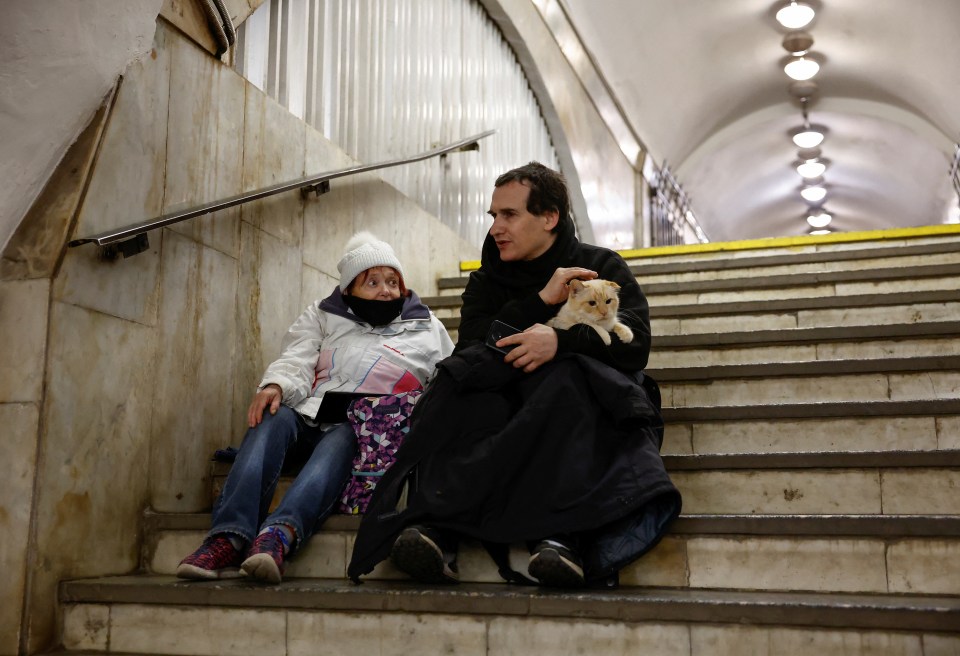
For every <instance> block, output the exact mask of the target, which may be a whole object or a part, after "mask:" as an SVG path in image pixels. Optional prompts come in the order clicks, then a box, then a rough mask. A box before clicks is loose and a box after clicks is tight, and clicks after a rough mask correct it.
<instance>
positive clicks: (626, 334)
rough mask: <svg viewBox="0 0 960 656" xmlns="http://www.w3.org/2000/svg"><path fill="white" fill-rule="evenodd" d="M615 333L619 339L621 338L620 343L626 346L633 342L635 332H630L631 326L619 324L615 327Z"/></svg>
mask: <svg viewBox="0 0 960 656" xmlns="http://www.w3.org/2000/svg"><path fill="white" fill-rule="evenodd" d="M613 332H615V333H616V334H617V337H619V338H620V341H621V342H623V343H624V344H629V343H630V342H632V341H633V331H632V330H630V327H629V326H626V325H624V324H622V323H618V324H617V325H615V326H614V327H613Z"/></svg>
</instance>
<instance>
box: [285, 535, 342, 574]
mask: <svg viewBox="0 0 960 656" xmlns="http://www.w3.org/2000/svg"><path fill="white" fill-rule="evenodd" d="M349 559H350V552H348V551H347V536H346V534H345V533H340V532H328V531H320V532H317V533H314V534H313V536H311V538H310V540H309V541H308V542H307V543H306V544H305V545H304V548H303V550H302V551H298V552H297V553H296V554H295V555H294V557H293V558H292V559H291V560H290V566H289V568H288V569H287V571H286V572H285V574H284V576H291V577H314V578H325V579H339V578H345V577H346V576H347V563H348V562H349Z"/></svg>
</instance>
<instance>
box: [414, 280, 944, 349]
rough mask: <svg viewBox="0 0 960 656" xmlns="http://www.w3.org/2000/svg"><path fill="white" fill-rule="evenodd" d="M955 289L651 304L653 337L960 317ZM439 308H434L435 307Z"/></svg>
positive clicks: (454, 322) (454, 323)
mask: <svg viewBox="0 0 960 656" xmlns="http://www.w3.org/2000/svg"><path fill="white" fill-rule="evenodd" d="M957 298H958V293H957V292H956V291H954V290H947V291H934V292H917V293H913V294H899V293H898V294H868V295H863V296H850V297H821V298H801V299H792V298H786V299H772V300H768V301H750V302H729V303H711V304H706V303H704V304H699V303H693V304H690V305H674V306H651V307H650V321H651V329H652V331H653V335H654V336H655V338H656V337H659V336H671V335H691V334H692V335H703V334H709V335H717V334H724V333H738V332H752V331H761V330H790V329H802V328H829V327H843V326H846V327H854V326H871V327H873V326H877V327H878V328H871V329H874V330H880V329H881V328H879V327H882V326H889V325H899V326H902V325H905V324H907V323H914V324H920V323H924V322H934V321H943V322H957V321H960V302H957ZM431 307H433V306H431ZM435 313H436V314H437V316H438V317H439V318H440V320H441V321H442V322H443V325H444V326H445V327H446V328H447V330H449V331H456V330H457V329H458V328H459V327H460V317H459V314H458V313H459V305H457V306H456V309H455V310H454V309H450V310H448V312H447V314H446V316H444V313H443V312H439V311H436V310H435Z"/></svg>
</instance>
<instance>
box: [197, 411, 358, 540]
mask: <svg viewBox="0 0 960 656" xmlns="http://www.w3.org/2000/svg"><path fill="white" fill-rule="evenodd" d="M295 444H296V450H297V451H298V452H302V453H309V454H310V458H309V460H308V461H307V463H306V464H305V465H304V466H303V469H302V470H301V471H300V473H299V474H298V475H297V477H296V479H295V480H294V481H293V484H292V485H291V486H290V489H289V490H288V491H287V493H286V494H284V495H283V499H282V500H281V502H280V505H279V506H278V507H277V509H276V510H274V511H273V512H272V513H271V514H270V516H269V517H268V516H267V511H268V510H269V508H270V501H271V500H272V499H273V493H274V491H275V490H276V489H277V482H278V481H279V479H280V470H281V468H282V466H283V461H284V457H285V456H286V454H287V452H288V450H290V448H291V447H293V446H294V445H295ZM356 452H357V438H356V435H354V432H353V428H352V427H351V426H350V424H349V423H348V422H344V423H342V424H335V425H333V426H330V427H327V428H326V429H321V428H320V427H314V426H310V425H308V424H307V423H306V422H305V421H304V420H303V417H302V416H301V415H300V413H298V412H297V411H295V410H293V409H291V408H289V407H287V406H285V405H281V406H280V409H279V410H278V411H277V414H275V415H271V414H270V413H269V411H268V412H264V413H263V421H262V422H261V423H260V425H259V426H257V427H255V428H250V429H248V430H247V434H246V436H244V438H243V443H242V444H241V445H240V451H239V453H237V458H236V460H235V461H234V463H233V467H231V468H230V474H229V475H228V476H227V482H226V484H225V485H224V486H223V491H222V492H221V493H220V497H219V498H218V499H217V502H216V503H215V504H214V505H213V521H212V524H213V526H212V528H211V529H210V533H209V535H216V534H220V533H231V534H233V535H237V536H239V537H241V538H243V539H244V540H246V542H247V544H250V543H251V542H253V539H254V537H256V535H257V533H258V532H259V530H260V529H261V528H263V527H265V526H269V525H272V524H286V525H287V526H290V527H291V528H293V530H294V533H295V534H296V539H295V540H294V544H293V545H292V551H293V550H296V549H297V548H298V547H299V546H300V545H302V544H305V543H306V541H307V539H308V538H309V537H310V536H311V535H313V532H314V530H315V529H316V528H317V527H318V526H320V524H322V523H323V521H324V520H325V519H326V518H327V517H328V516H329V515H330V513H331V512H332V511H333V508H334V506H335V505H336V503H337V501H338V500H339V496H340V493H341V492H342V491H343V488H344V487H345V486H346V483H347V479H348V478H349V477H350V470H351V465H352V464H353V458H354V455H355V454H356ZM292 551H291V553H292Z"/></svg>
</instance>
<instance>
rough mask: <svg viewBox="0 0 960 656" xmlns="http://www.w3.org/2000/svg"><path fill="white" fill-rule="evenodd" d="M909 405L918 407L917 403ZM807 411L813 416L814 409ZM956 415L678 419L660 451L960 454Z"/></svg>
mask: <svg viewBox="0 0 960 656" xmlns="http://www.w3.org/2000/svg"><path fill="white" fill-rule="evenodd" d="M841 405H843V404H841ZM901 405H902V404H901ZM906 405H908V409H914V408H915V404H906ZM952 405H955V404H952ZM868 407H869V404H868ZM928 407H929V406H928ZM941 409H942V408H941ZM704 410H708V409H706V408H680V409H676V410H673V409H669V410H667V411H666V413H667V414H668V415H673V416H674V417H673V418H674V419H676V415H677V414H678V413H683V412H688V411H689V412H693V411H704ZM804 410H805V411H806V412H808V413H809V412H810V411H811V408H810V407H806V408H804ZM957 413H958V411H957V409H956V408H954V409H953V411H952V414H949V415H942V416H896V415H894V416H882V415H881V416H852V417H844V416H835V417H820V416H814V415H811V416H810V418H790V417H787V418H776V417H773V418H770V419H762V418H756V419H754V418H749V417H738V418H736V419H729V420H711V419H703V420H700V421H696V420H689V419H688V420H684V421H679V420H677V421H670V422H668V423H667V425H666V427H665V435H664V441H663V446H662V449H661V451H662V452H663V453H664V454H669V455H673V454H736V453H793V454H795V453H799V452H822V453H836V452H864V451H930V452H935V451H937V450H940V449H943V450H951V449H953V450H956V449H960V416H957ZM699 414H701V415H703V414H704V413H703V412H700V413H699Z"/></svg>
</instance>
